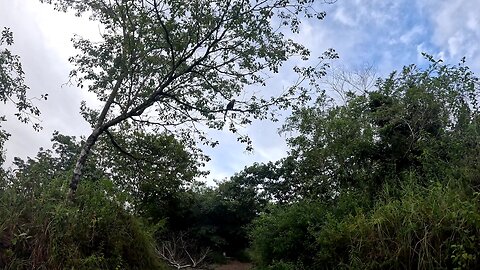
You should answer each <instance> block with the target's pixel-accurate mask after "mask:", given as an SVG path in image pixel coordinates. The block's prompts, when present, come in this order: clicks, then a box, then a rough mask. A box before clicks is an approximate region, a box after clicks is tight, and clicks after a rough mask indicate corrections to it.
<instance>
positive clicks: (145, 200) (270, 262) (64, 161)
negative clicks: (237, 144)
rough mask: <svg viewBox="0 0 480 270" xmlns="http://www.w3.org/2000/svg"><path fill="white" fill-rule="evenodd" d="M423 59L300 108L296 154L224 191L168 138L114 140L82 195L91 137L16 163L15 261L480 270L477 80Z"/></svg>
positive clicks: (11, 181) (2, 223)
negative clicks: (76, 177) (78, 161)
mask: <svg viewBox="0 0 480 270" xmlns="http://www.w3.org/2000/svg"><path fill="white" fill-rule="evenodd" d="M429 59H430V61H431V65H430V66H429V67H427V68H424V69H421V68H418V67H416V66H414V65H411V66H407V67H405V68H404V69H403V70H402V71H399V72H394V73H392V74H391V75H390V76H388V77H386V78H384V79H379V80H378V81H377V82H376V85H375V87H373V88H371V89H369V90H367V91H364V92H360V91H358V90H356V91H350V89H342V93H343V94H342V96H343V97H344V99H343V100H339V99H338V98H337V99H335V100H334V99H332V98H331V97H329V96H327V95H323V96H321V97H319V98H318V99H317V100H316V101H315V103H312V105H311V106H305V107H302V108H299V109H298V110H296V111H294V112H293V114H292V116H291V117H289V119H288V120H287V122H286V124H285V125H284V128H283V131H284V132H291V133H292V134H296V135H295V136H294V137H291V138H290V139H289V145H290V151H289V154H288V156H287V157H286V158H284V159H281V160H279V161H276V162H270V163H266V164H254V165H252V166H250V167H247V168H245V169H244V170H243V171H241V172H239V173H236V174H235V175H234V176H232V177H231V178H230V179H229V180H227V181H224V182H221V183H218V185H217V186H215V187H206V186H205V185H203V184H202V183H199V182H197V181H195V179H196V178H197V177H199V176H202V175H204V174H205V172H204V171H202V166H203V164H204V162H206V161H207V160H208V157H205V156H204V155H202V153H201V152H198V151H193V150H192V149H194V148H191V147H190V146H188V145H187V144H186V143H185V142H182V141H179V140H177V139H175V137H173V136H171V135H167V134H150V133H142V132H135V133H128V132H124V133H121V132H117V133H109V134H108V136H102V137H101V139H100V141H99V142H98V143H97V144H96V146H95V148H94V150H93V152H92V158H91V159H89V162H88V163H87V166H86V168H85V178H86V179H85V181H84V184H83V185H81V186H80V187H79V190H78V194H77V196H76V197H75V199H74V200H73V201H71V200H69V199H67V198H66V194H67V190H68V179H70V177H71V174H72V170H73V167H74V165H75V158H76V156H77V155H78V152H79V151H80V149H81V144H82V140H81V139H80V140H79V139H76V138H75V137H70V136H65V135H61V134H58V133H55V134H54V136H53V139H52V142H53V147H52V150H42V149H41V150H40V151H39V153H38V154H37V156H36V157H35V158H28V159H27V160H21V159H18V158H17V159H15V161H14V166H13V168H11V169H10V170H3V171H2V179H1V182H0V204H1V206H0V207H1V209H2V211H1V212H0V266H1V267H2V268H4V269H71V268H73V269H162V268H165V267H167V266H166V265H170V267H174V268H180V267H185V266H187V265H190V266H191V267H196V268H201V267H206V266H207V265H209V264H211V263H221V262H222V261H225V260H226V257H234V258H237V259H240V260H252V261H253V262H254V264H255V267H256V269H454V268H455V269H472V268H475V267H476V265H478V264H479V263H480V262H479V260H480V254H479V251H478V248H477V247H478V241H479V237H480V204H479V193H478V192H479V190H478V187H479V186H480V178H479V175H480V163H479V158H480V156H479V153H480V118H479V116H478V112H479V111H478V109H479V107H478V101H479V100H478V97H479V92H478V91H479V87H478V86H479V83H478V79H477V77H475V76H474V74H473V73H472V72H471V71H470V70H469V69H468V67H466V66H465V65H464V63H463V62H462V63H460V64H459V65H455V66H451V65H444V64H443V63H441V62H440V61H435V60H433V59H432V58H429Z"/></svg>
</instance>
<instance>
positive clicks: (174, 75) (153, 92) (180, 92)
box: [40, 0, 336, 194]
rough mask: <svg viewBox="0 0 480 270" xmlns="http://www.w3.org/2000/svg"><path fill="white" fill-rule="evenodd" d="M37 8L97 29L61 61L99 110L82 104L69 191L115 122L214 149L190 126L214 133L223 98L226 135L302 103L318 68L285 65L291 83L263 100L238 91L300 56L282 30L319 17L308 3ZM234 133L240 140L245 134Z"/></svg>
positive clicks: (162, 2) (60, 0)
mask: <svg viewBox="0 0 480 270" xmlns="http://www.w3.org/2000/svg"><path fill="white" fill-rule="evenodd" d="M40 1H42V2H47V3H54V4H55V6H56V8H57V9H59V10H64V11H65V10H68V9H70V8H71V9H74V10H76V11H77V14H79V15H80V14H82V13H83V12H85V11H88V12H89V13H90V14H91V18H92V19H94V20H97V21H99V22H101V23H102V24H103V26H104V30H103V33H102V41H101V42H92V41H89V40H86V39H83V38H80V37H77V38H76V39H75V42H74V45H75V47H76V48H77V49H79V50H80V51H81V53H80V54H79V55H77V56H75V57H73V58H71V61H72V62H73V63H74V64H75V65H76V67H77V68H76V69H75V70H74V71H72V73H71V75H72V77H74V78H75V79H76V80H77V82H78V85H79V86H80V87H83V86H84V85H86V86H88V89H89V91H91V92H93V93H95V94H96V95H97V97H98V99H99V100H100V101H102V102H104V105H103V108H102V109H101V110H100V111H96V110H92V109H88V108H87V107H86V106H82V108H83V114H84V116H85V117H86V118H87V119H88V120H89V122H90V123H91V124H92V126H93V130H92V133H91V134H90V135H89V136H88V138H87V140H86V142H85V144H84V145H83V147H82V151H81V153H80V154H79V156H78V161H77V163H76V166H75V170H74V175H73V177H72V180H71V183H70V190H71V193H72V194H74V192H75V190H76V189H77V186H78V183H79V181H80V178H81V176H82V169H83V165H84V164H85V162H86V160H87V157H88V155H89V152H90V149H91V148H92V146H93V145H94V144H95V142H96V141H97V139H98V138H99V137H100V135H102V134H104V133H105V132H106V131H107V130H113V129H115V128H118V125H119V124H121V123H125V122H128V123H130V124H131V125H132V126H136V127H139V126H142V127H145V126H149V127H150V128H151V129H152V130H161V129H164V130H170V131H175V133H176V134H177V135H178V136H181V137H187V138H192V137H196V138H199V139H201V140H202V141H203V142H204V143H207V144H210V145H216V142H214V141H211V140H209V139H208V138H207V137H206V136H205V134H204V132H203V130H204V129H203V130H202V128H200V127H199V126H198V125H199V124H205V125H206V126H207V127H208V128H215V129H222V128H223V126H224V124H225V121H223V117H222V116H223V114H224V112H225V109H226V108H225V106H226V104H227V103H228V102H229V101H230V100H232V99H233V98H237V102H236V106H235V108H233V109H232V112H234V113H232V114H231V117H237V120H236V121H231V122H230V125H229V128H230V130H231V131H232V132H236V131H237V127H236V126H237V125H244V124H248V123H250V122H251V121H252V119H254V118H261V119H265V118H267V116H269V109H271V108H272V107H277V108H286V107H288V106H290V105H292V102H293V99H296V100H297V101H298V100H299V101H305V100H308V99H309V95H308V93H307V92H308V88H307V87H305V84H304V83H305V82H306V83H308V82H311V83H314V78H316V77H318V76H321V75H323V74H324V72H325V68H326V64H325V63H323V62H322V61H320V63H319V64H318V65H317V66H315V67H295V69H294V70H295V71H296V72H297V73H298V74H299V80H298V81H297V82H296V83H294V85H293V86H292V87H290V88H288V89H286V90H285V91H284V92H283V93H280V94H278V95H272V96H271V97H268V96H269V95H270V93H266V94H265V95H260V94H259V93H255V92H248V91H246V90H244V89H245V87H246V86H262V85H266V81H267V79H268V77H269V76H271V75H272V74H273V73H276V72H278V71H279V68H280V67H281V65H282V63H284V62H285V61H287V60H288V59H289V58H290V57H292V56H295V55H297V56H300V58H301V59H302V60H307V59H309V54H310V52H309V50H308V49H307V48H305V47H304V46H302V45H301V44H299V43H296V42H294V41H293V40H292V39H290V38H287V37H286V36H285V35H284V33H282V31H283V30H282V29H283V28H285V27H287V28H288V27H289V28H290V30H291V31H293V32H294V33H298V32H299V30H300V19H301V16H302V15H305V16H306V17H308V18H313V17H315V18H318V19H323V17H324V16H325V13H324V12H317V11H316V10H315V8H314V1H312V0H309V1H303V0H293V1H289V0H264V1H246V0H229V1H223V0H216V1H211V0H208V1H207V0H195V1H180V0H135V1H106V0H88V1H83V0H40ZM332 57H336V55H335V53H334V52H333V51H332V50H330V51H327V52H326V53H325V55H324V56H323V57H322V58H321V60H324V59H325V58H332ZM297 90H298V91H297ZM238 96H241V97H242V100H238ZM192 131H194V132H192ZM238 136H239V137H238V139H239V140H240V141H242V142H246V143H249V141H250V140H249V138H248V137H246V136H244V135H240V134H239V135H238ZM250 147H251V146H250V145H248V146H247V148H250Z"/></svg>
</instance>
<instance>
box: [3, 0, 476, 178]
mask: <svg viewBox="0 0 480 270" xmlns="http://www.w3.org/2000/svg"><path fill="white" fill-rule="evenodd" d="M318 8H319V9H323V10H325V11H326V12H327V17H326V18H325V20H323V21H311V22H307V23H304V24H303V25H302V33H301V34H300V35H298V36H297V38H298V41H301V42H302V43H303V44H305V45H306V46H307V47H309V48H310V49H311V50H312V51H313V53H312V54H313V55H320V54H321V52H323V51H324V50H326V49H328V48H334V49H335V50H336V51H337V52H338V53H339V55H340V59H339V60H337V61H336V62H335V63H334V65H335V66H337V67H341V68H343V69H346V70H355V69H358V68H361V67H362V66H365V65H369V66H373V67H375V68H376V70H377V73H378V74H379V75H384V74H387V73H389V72H391V71H393V70H394V69H399V68H401V67H402V66H403V65H408V64H412V63H416V64H420V65H422V64H425V62H424V60H423V59H422V57H421V56H420V53H421V52H427V53H429V54H432V55H434V56H436V57H437V58H442V59H443V60H444V61H446V62H447V63H452V64H454V63H457V62H458V60H459V59H461V58H462V57H464V56H465V57H466V58H467V64H468V65H469V66H470V67H471V68H472V69H473V70H474V71H476V72H477V74H478V72H479V71H480V46H479V44H480V15H478V14H480V0H448V1H447V0H338V1H337V2H336V3H335V4H332V5H325V4H322V5H319V6H318ZM4 26H7V27H10V28H11V30H12V31H13V32H14V38H15V46H14V47H13V51H14V52H15V53H17V54H19V55H20V56H21V57H22V63H23V65H24V70H25V72H26V78H27V83H28V85H29V86H30V87H31V93H30V95H31V96H39V95H40V94H43V93H48V94H49V100H48V101H45V102H38V103H37V104H38V106H39V108H40V109H41V111H42V115H41V120H42V126H43V127H44V128H43V130H42V131H41V132H34V131H33V130H32V129H31V127H30V126H27V125H24V124H20V123H18V121H15V119H10V120H9V121H7V122H6V123H5V124H4V125H3V127H4V128H5V129H7V131H8V132H10V133H11V134H12V137H11V139H10V140H9V141H8V143H7V144H6V146H5V148H6V149H7V158H8V160H10V161H11V160H12V158H13V156H19V157H22V158H25V157H26V156H32V157H33V156H35V154H36V152H37V151H38V148H39V147H50V144H51V143H50V138H51V134H52V132H53V131H54V130H58V131H60V132H61V133H62V134H66V135H77V136H78V135H87V134H88V132H89V126H88V125H87V123H86V122H85V121H84V120H83V118H82V117H81V116H80V115H79V113H78V112H79V107H80V101H81V100H86V101H87V102H88V103H89V104H92V105H94V104H95V99H94V97H93V96H92V95H90V94H88V93H86V92H85V91H84V90H80V89H76V88H75V87H71V86H68V85H66V84H65V83H66V82H67V81H68V72H69V71H70V70H71V69H72V66H71V65H70V64H69V62H68V61H67V59H68V57H69V56H71V55H73V54H74V53H75V51H74V49H73V48H72V46H71V42H70V39H71V37H72V36H73V34H79V35H81V36H85V37H92V38H95V37H97V36H98V33H99V26H98V25H96V24H95V23H93V22H90V21H88V20H86V19H83V18H76V17H74V16H73V15H72V14H63V13H58V12H55V11H53V9H52V7H51V6H49V5H46V4H40V3H39V2H38V1H37V0H0V27H2V28H3V27H4ZM289 75H291V74H290V73H289V71H288V69H285V70H284V71H283V74H279V78H282V80H279V81H280V82H284V83H285V84H288V79H285V78H290V76H289ZM285 86H287V85H285ZM280 87H282V86H280ZM8 112H9V108H8V106H6V105H4V104H0V115H3V114H8ZM280 124H281V123H278V124H274V123H270V122H261V123H259V122H255V123H254V125H252V126H250V127H247V128H246V131H245V132H247V133H248V134H250V135H251V138H252V140H253V144H254V148H255V150H254V152H253V153H245V152H244V146H242V145H241V144H239V143H237V142H236V138H235V137H234V136H232V135H230V134H228V133H227V132H222V131H216V132H212V133H211V135H212V136H214V137H215V138H216V139H218V140H219V141H220V145H219V146H218V147H216V148H214V149H207V150H206V152H207V154H209V155H210V156H211V157H212V161H211V162H210V163H209V164H208V169H210V170H211V175H210V176H209V178H210V179H213V178H215V179H222V178H225V177H228V176H230V175H232V174H233V173H234V172H238V171H239V170H241V169H243V168H244V167H245V166H247V165H250V164H252V163H253V162H255V161H256V162H266V161H274V160H278V159H279V158H281V157H283V156H284V155H285V154H286V151H287V149H288V148H287V146H286V144H285V139H284V138H283V137H281V136H279V135H278V133H277V129H278V128H279V126H280Z"/></svg>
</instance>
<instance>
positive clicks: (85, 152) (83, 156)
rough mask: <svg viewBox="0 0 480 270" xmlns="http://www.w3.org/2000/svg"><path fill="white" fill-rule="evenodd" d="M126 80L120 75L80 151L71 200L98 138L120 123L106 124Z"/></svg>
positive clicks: (72, 180)
mask: <svg viewBox="0 0 480 270" xmlns="http://www.w3.org/2000/svg"><path fill="white" fill-rule="evenodd" d="M124 78H125V73H122V74H120V76H119V78H118V79H117V82H116V83H115V85H114V86H113V90H112V93H110V96H109V97H108V100H107V101H106V102H105V106H104V107H103V109H102V112H101V113H100V116H99V117H98V119H97V124H96V125H95V128H94V129H93V131H92V133H91V134H90V136H88V138H87V140H86V141H85V143H84V144H83V146H82V150H81V151H80V155H79V156H78V159H77V163H75V168H74V169H73V176H72V179H71V180H70V190H69V193H68V195H69V198H70V199H73V198H74V197H75V192H76V191H77V188H78V184H79V183H80V179H81V178H82V174H83V167H85V163H86V162H87V158H88V156H89V155H90V151H91V150H92V147H93V146H94V145H95V143H96V142H97V139H98V137H100V135H101V134H102V133H103V132H104V131H105V130H106V129H107V128H108V127H109V126H112V125H114V124H116V123H117V122H118V121H111V123H107V124H105V123H104V122H105V118H106V116H107V113H108V110H110V106H111V105H112V103H113V101H114V100H115V97H116V96H117V94H118V90H119V89H120V86H121V85H122V82H123V80H124Z"/></svg>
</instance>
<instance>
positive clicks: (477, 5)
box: [419, 0, 480, 63]
mask: <svg viewBox="0 0 480 270" xmlns="http://www.w3.org/2000/svg"><path fill="white" fill-rule="evenodd" d="M419 6H420V7H421V8H422V9H423V10H424V11H425V14H427V16H428V18H429V20H430V22H431V23H432V27H433V36H432V42H433V43H434V44H435V45H436V46H438V47H440V48H441V49H442V50H443V51H445V52H447V55H446V56H447V58H448V59H451V60H453V61H457V60H458V59H459V58H461V57H463V56H466V57H467V59H468V60H470V61H471V62H474V63H478V61H480V55H479V53H480V52H479V44H480V21H479V20H480V16H479V14H480V2H479V1H477V0H475V1H472V0H454V1H447V0H441V1H439V0H435V1H433V0H429V1H424V2H419Z"/></svg>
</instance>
